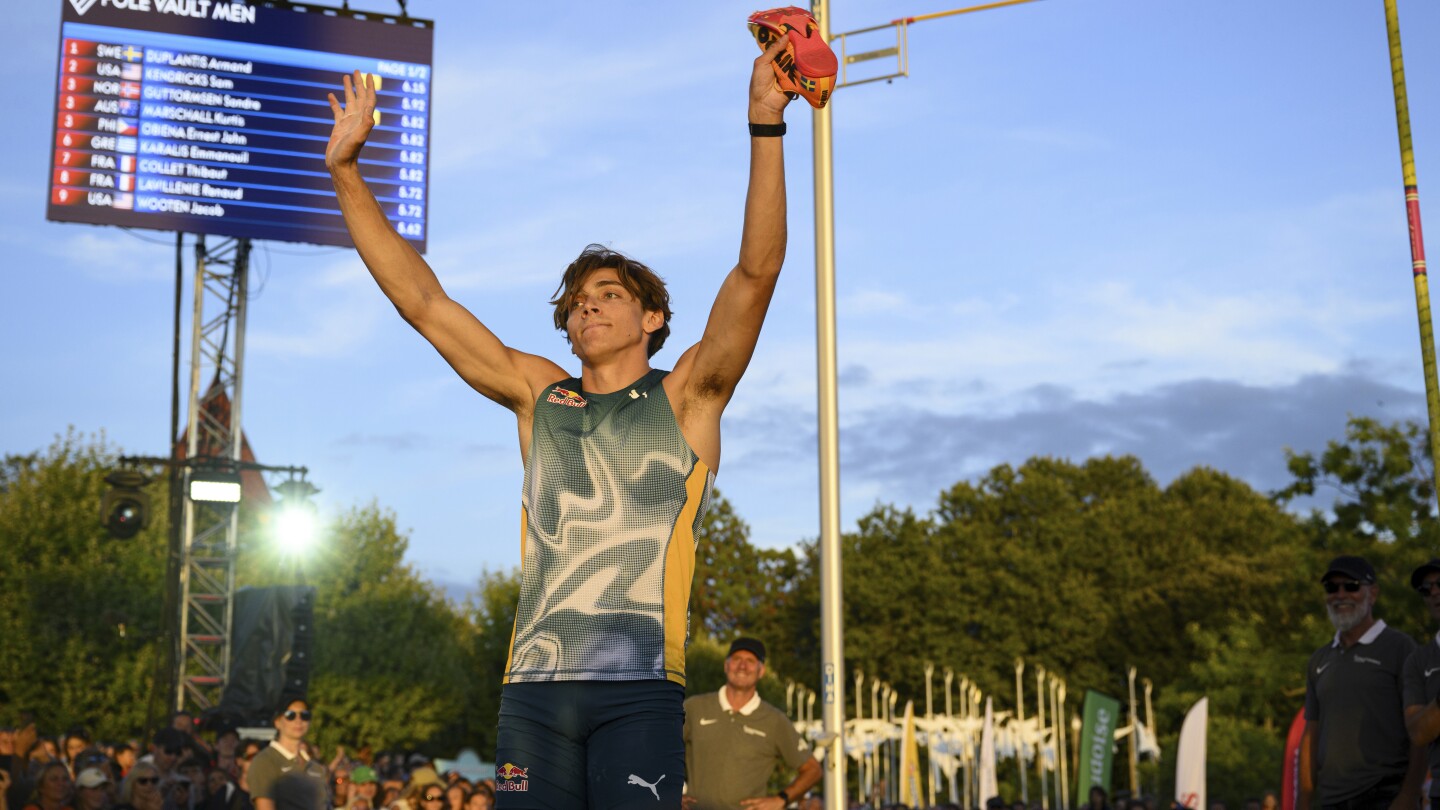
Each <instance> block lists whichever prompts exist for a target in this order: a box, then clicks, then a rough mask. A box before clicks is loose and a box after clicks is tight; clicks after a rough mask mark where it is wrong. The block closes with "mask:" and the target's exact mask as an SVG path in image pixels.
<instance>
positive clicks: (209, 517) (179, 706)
mask: <svg viewBox="0 0 1440 810" xmlns="http://www.w3.org/2000/svg"><path fill="white" fill-rule="evenodd" d="M249 270H250V240H249V239H238V238H227V239H220V240H213V241H212V243H210V244H207V242H206V240H205V237H204V236H199V237H197V238H196V244H195V309H194V317H193V326H192V331H191V341H190V346H191V350H190V400H189V418H188V420H187V424H188V425H189V428H188V429H187V431H186V438H187V443H186V447H185V457H186V458H185V460H187V461H188V462H189V463H186V464H185V465H184V475H185V481H184V489H185V491H189V486H190V481H189V479H190V477H191V476H192V475H194V473H195V471H196V467H197V464H196V462H197V461H202V460H203V461H212V460H213V461H215V462H219V463H221V464H226V463H228V466H229V467H230V468H231V469H238V468H239V465H240V463H241V460H242V459H241V448H242V441H241V431H240V424H241V422H240V415H241V401H242V400H241V391H242V386H241V383H242V381H243V379H244V376H243V371H244V360H245V308H246V299H247V298H248V293H249ZM222 397H223V401H227V402H228V403H229V407H228V408H223V407H221V408H217V407H214V406H213V403H214V402H215V401H216V399H217V398H222ZM207 406H208V407H207ZM184 502H185V503H184V508H183V517H182V521H181V535H180V536H181V538H182V540H181V542H182V548H181V549H180V572H179V573H180V610H179V617H178V618H179V633H178V639H177V640H178V642H179V648H180V649H179V656H178V660H177V666H176V670H177V671H176V672H175V673H174V679H173V681H172V683H174V684H175V690H174V701H173V705H174V708H175V709H176V710H177V711H180V710H189V711H191V712H193V713H194V714H195V715H196V716H198V715H199V714H200V713H202V712H204V711H205V710H206V709H209V708H212V707H214V706H218V705H219V703H220V694H221V692H222V691H223V689H224V687H225V683H226V680H227V678H228V677H229V673H230V653H231V644H230V631H231V625H232V621H233V618H234V606H235V555H236V534H237V529H238V523H239V509H238V506H239V504H218V503H206V502H197V501H195V500H193V499H191V498H185V499H184ZM172 551H173V550H172Z"/></svg>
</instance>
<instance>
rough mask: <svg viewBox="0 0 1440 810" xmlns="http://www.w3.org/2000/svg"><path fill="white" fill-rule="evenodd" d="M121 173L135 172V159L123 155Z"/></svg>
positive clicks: (121, 157)
mask: <svg viewBox="0 0 1440 810" xmlns="http://www.w3.org/2000/svg"><path fill="white" fill-rule="evenodd" d="M120 171H122V172H133V171H135V158H133V157H131V156H130V155H121V156H120Z"/></svg>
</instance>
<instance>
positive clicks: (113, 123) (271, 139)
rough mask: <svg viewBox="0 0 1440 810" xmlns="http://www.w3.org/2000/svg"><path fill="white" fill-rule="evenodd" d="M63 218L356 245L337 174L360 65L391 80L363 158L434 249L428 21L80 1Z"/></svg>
mask: <svg viewBox="0 0 1440 810" xmlns="http://www.w3.org/2000/svg"><path fill="white" fill-rule="evenodd" d="M62 7H63V14H62V17H61V28H60V31H61V34H60V54H59V60H60V61H59V73H58V75H59V81H58V85H57V92H56V103H55V121H54V123H55V138H54V141H53V144H54V149H53V150H52V153H51V166H50V198H49V205H48V209H47V218H48V219H52V220H57V221H61V222H85V223H92V224H96V225H123V226H128V227H135V228H157V229H161V230H170V231H186V232H189V233H205V234H218V235H224V236H239V237H248V238H253V239H278V240H283V241H289V242H313V243H317V244H324V245H347V246H348V245H350V244H351V241H350V236H349V234H347V233H346V231H345V225H344V222H343V221H342V220H341V218H340V208H339V205H338V204H337V203H336V200H335V193H334V190H333V188H332V186H331V184H330V175H329V173H328V172H326V170H325V144H326V142H327V141H328V139H329V135H330V128H331V125H332V124H333V122H334V117H333V115H332V114H331V112H330V106H329V103H328V102H327V101H326V98H325V96H326V94H327V93H329V92H332V91H333V92H335V95H336V96H337V97H339V96H341V95H342V90H341V84H340V81H341V76H342V75H343V74H347V73H350V72H351V71H354V70H359V71H360V72H361V73H362V74H370V75H371V76H373V77H375V79H376V80H377V81H378V83H379V87H380V92H379V96H378V109H377V110H376V121H377V124H376V126H375V129H374V131H373V132H372V133H371V135H370V140H369V142H368V143H367V145H366V147H365V151H364V152H363V153H362V154H361V156H360V170H361V173H362V174H363V175H364V176H365V178H366V180H367V181H369V184H370V188H371V189H372V190H373V191H374V192H375V196H376V198H377V199H378V200H379V201H380V206H381V208H382V209H384V211H385V214H386V216H388V217H389V219H390V222H391V223H392V224H393V225H394V227H395V229H396V231H398V232H399V233H400V234H401V235H402V236H404V237H405V238H406V239H408V240H410V242H411V243H412V244H414V245H415V247H416V248H417V249H419V250H420V251H421V252H424V250H425V246H426V230H425V226H426V221H427V219H426V207H425V206H426V200H427V199H428V194H427V191H428V186H427V182H426V181H427V175H428V172H429V165H430V152H429V145H430V139H429V134H430V86H431V74H430V62H431V54H432V52H433V46H434V28H433V25H432V24H431V23H430V21H428V20H416V19H412V18H401V19H396V18H394V17H387V16H383V15H371V14H363V13H352V12H348V11H347V12H341V11H339V10H336V9H330V8H322V7H319V6H314V5H310V4H307V3H286V2H279V0H252V2H238V1H237V2H230V0H65V2H63V3H62Z"/></svg>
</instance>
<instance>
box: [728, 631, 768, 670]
mask: <svg viewBox="0 0 1440 810" xmlns="http://www.w3.org/2000/svg"><path fill="white" fill-rule="evenodd" d="M740 650H744V651H745V652H748V653H750V654H751V655H753V656H755V657H756V658H758V659H759V660H760V663H762V664H763V663H765V644H764V643H763V642H761V641H760V639H758V638H748V637H745V636H741V637H740V638H737V639H735V640H734V641H732V642H730V652H728V653H725V657H726V658H729V657H730V656H732V655H734V654H735V653H737V652H739V651H740Z"/></svg>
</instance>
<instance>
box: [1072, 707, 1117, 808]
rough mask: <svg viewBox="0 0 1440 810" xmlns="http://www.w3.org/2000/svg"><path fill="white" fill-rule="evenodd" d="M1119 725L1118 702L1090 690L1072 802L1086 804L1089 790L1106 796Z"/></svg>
mask: <svg viewBox="0 0 1440 810" xmlns="http://www.w3.org/2000/svg"><path fill="white" fill-rule="evenodd" d="M1119 722H1120V701H1118V700H1116V699H1115V698H1112V697H1110V696H1109V695H1102V694H1100V693H1099V692H1096V691H1094V690H1091V691H1088V692H1086V693H1085V723H1084V724H1083V725H1082V726H1081V727H1080V767H1079V768H1078V769H1077V773H1076V774H1075V776H1076V782H1077V784H1076V787H1075V801H1076V804H1077V805H1080V806H1083V805H1085V804H1088V803H1089V801H1090V788H1092V787H1099V788H1104V789H1105V792H1106V793H1107V794H1108V793H1109V792H1110V765H1111V764H1112V762H1111V761H1112V759H1113V758H1114V755H1115V725H1116V724H1117V723H1119Z"/></svg>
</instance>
